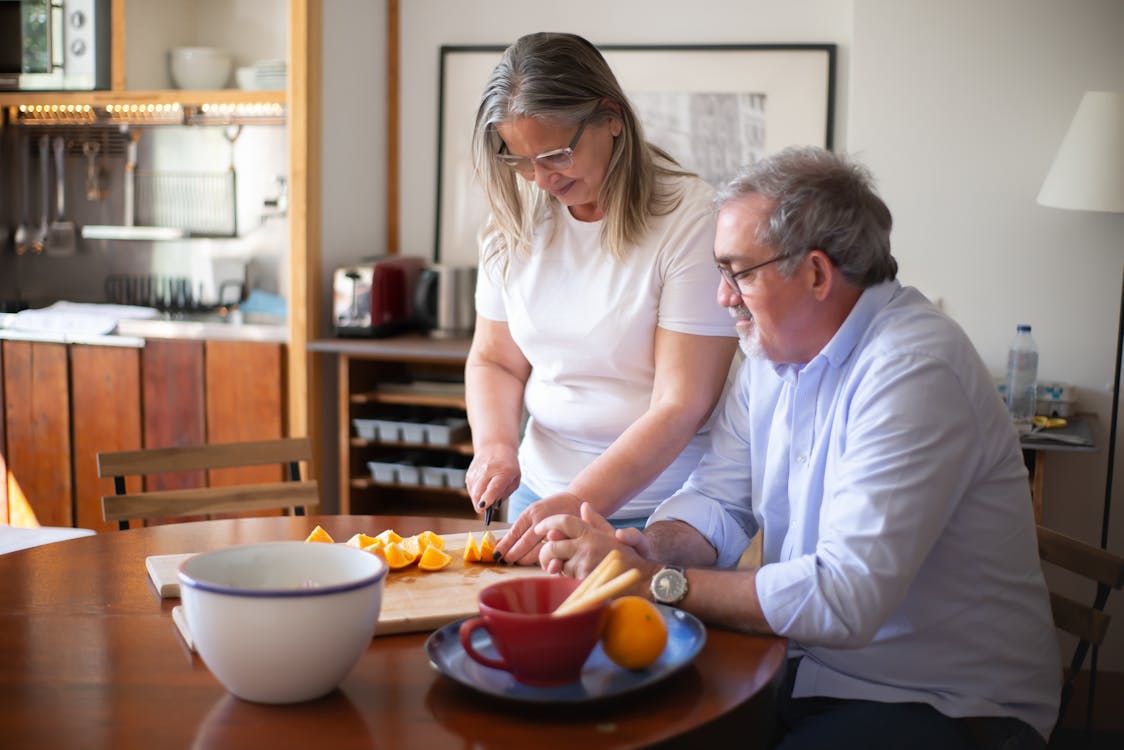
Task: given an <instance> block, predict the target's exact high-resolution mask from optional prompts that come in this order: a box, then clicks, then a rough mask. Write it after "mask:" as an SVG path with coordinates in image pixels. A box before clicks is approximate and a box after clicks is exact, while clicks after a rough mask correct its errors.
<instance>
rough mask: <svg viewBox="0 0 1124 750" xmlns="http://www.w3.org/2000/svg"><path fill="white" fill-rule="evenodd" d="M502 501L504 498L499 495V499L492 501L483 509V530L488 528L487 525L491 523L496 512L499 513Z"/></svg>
mask: <svg viewBox="0 0 1124 750" xmlns="http://www.w3.org/2000/svg"><path fill="white" fill-rule="evenodd" d="M503 501H504V499H503V498H502V497H501V498H500V499H498V500H496V501H495V502H494V503H492V504H491V505H489V506H488V507H487V508H485V509H484V530H485V531H487V530H488V526H490V525H491V523H492V519H493V518H495V515H496V514H497V513H499V511H500V508H501V507H502V506H503Z"/></svg>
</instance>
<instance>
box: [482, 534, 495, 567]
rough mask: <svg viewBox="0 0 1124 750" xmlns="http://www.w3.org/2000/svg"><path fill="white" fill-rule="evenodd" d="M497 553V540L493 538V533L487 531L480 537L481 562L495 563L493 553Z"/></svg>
mask: <svg viewBox="0 0 1124 750" xmlns="http://www.w3.org/2000/svg"><path fill="white" fill-rule="evenodd" d="M495 551H496V538H495V537H494V536H492V532H491V531H485V532H484V536H482V537H480V562H486V563H490V562H495V560H493V559H492V553H493V552H495Z"/></svg>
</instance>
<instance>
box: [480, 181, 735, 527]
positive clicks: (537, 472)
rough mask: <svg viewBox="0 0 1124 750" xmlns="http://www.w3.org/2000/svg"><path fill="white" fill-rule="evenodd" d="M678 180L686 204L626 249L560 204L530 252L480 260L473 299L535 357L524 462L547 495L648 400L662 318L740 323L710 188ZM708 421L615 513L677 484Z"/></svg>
mask: <svg viewBox="0 0 1124 750" xmlns="http://www.w3.org/2000/svg"><path fill="white" fill-rule="evenodd" d="M676 181H677V183H678V186H679V187H681V188H682V200H681V201H680V203H679V205H678V207H677V208H676V209H675V210H674V211H672V212H671V213H669V214H666V215H664V216H657V217H654V218H653V219H652V220H651V224H650V229H649V232H648V235H647V239H646V241H645V242H644V243H643V244H642V245H639V246H635V247H632V248H630V249H629V250H628V252H627V254H626V256H625V258H624V259H623V260H621V261H617V260H615V259H614V258H613V257H612V255H610V254H609V253H608V251H606V250H603V249H602V246H601V228H602V222H600V221H596V222H583V221H578V220H576V219H574V218H573V216H571V215H570V212H569V210H567V209H566V208H564V207H563V208H561V209H559V210H557V211H555V212H554V217H553V218H551V219H550V220H548V221H546V222H544V223H543V224H542V226H540V227H539V229H538V231H537V233H536V236H535V240H534V244H533V246H532V250H531V253H530V256H529V257H528V258H525V259H524V258H520V257H515V256H513V257H511V258H510V259H509V265H508V269H507V274H506V277H504V276H503V272H502V270H501V267H500V263H499V262H498V261H496V260H495V259H493V260H491V261H489V262H487V263H484V262H482V263H481V269H480V273H479V276H478V280H477V286H476V311H477V312H478V313H479V314H480V315H481V316H483V317H484V318H487V319H489V320H494V321H500V322H506V323H507V324H508V329H509V330H510V332H511V336H512V338H513V339H514V341H515V343H516V344H517V345H518V346H519V348H520V350H521V351H522V352H523V356H525V357H526V358H527V361H528V362H530V364H531V375H530V378H529V379H528V381H527V385H526V389H525V393H524V405H525V406H526V409H527V413H528V415H529V417H530V418H529V420H528V422H527V427H526V430H525V432H524V436H523V442H522V444H521V445H520V448H519V463H520V468H521V471H522V481H523V483H524V484H525V485H526V486H527V487H528V488H529V489H530V490H532V491H533V492H535V493H536V494H537V495H539V496H540V497H545V496H547V495H550V494H553V493H555V492H560V491H562V490H563V489H565V488H566V486H567V485H568V484H569V482H570V480H571V479H573V477H575V476H576V475H577V474H579V473H580V472H581V471H582V470H583V469H584V468H585V467H586V466H588V465H589V464H590V463H591V462H592V461H593V460H594V459H596V458H597V457H598V456H600V455H601V454H602V453H603V452H604V451H605V449H606V448H607V447H608V446H609V445H610V444H611V443H612V442H613V441H614V440H616V439H617V437H619V436H620V434H621V433H622V432H624V431H625V430H626V429H627V428H628V427H629V426H630V425H631V424H632V423H633V422H635V421H636V420H637V419H638V418H639V417H640V416H641V415H643V414H644V412H645V411H647V409H648V406H649V403H650V401H651V395H652V384H653V380H654V377H655V356H654V355H655V351H654V344H655V331H656V328H657V327H660V328H664V329H667V330H669V331H676V332H679V333H688V334H695V335H700V336H735V335H737V334H736V332H735V330H734V321H733V320H732V319H731V317H730V316H729V314H728V313H727V311H726V310H724V309H723V308H722V307H721V306H720V305H719V304H718V302H717V299H716V290H717V286H718V283H719V281H720V277H719V275H718V272H717V270H716V268H715V265H714V228H715V221H716V214H715V212H714V208H713V202H712V201H713V192H712V190H711V188H710V187H709V186H708V185H707V184H706V183H704V182H702V181H701V180H699V179H697V178H688V177H683V178H676ZM555 223H557V226H555ZM552 230H553V231H552ZM706 432H707V430H706V429H705V428H704V429H703V430H701V431H700V432H699V433H698V434H697V435H695V437H694V438H692V440H691V442H690V444H689V445H688V446H687V447H686V448H685V449H684V451H683V452H682V453H681V454H680V455H679V457H678V458H677V459H676V460H675V461H674V462H673V463H672V464H671V465H670V466H668V467H667V468H666V469H665V470H664V471H663V473H661V474H660V475H659V476H658V477H657V478H656V479H655V480H654V481H652V482H651V483H650V484H649V485H648V486H647V487H646V488H645V489H643V490H641V492H640V493H639V494H638V495H636V497H634V498H633V499H632V500H630V501H629V502H628V504H627V505H625V506H624V507H622V508H621V509H619V510H618V511H617V512H616V513H614V514H613V517H615V518H639V517H646V516H647V515H649V514H650V513H651V511H652V510H654V509H655V507H656V505H658V504H659V502H660V501H661V500H663V499H665V498H667V497H670V496H671V495H672V494H673V493H674V492H675V491H676V490H678V489H679V487H680V486H681V485H682V484H683V482H684V480H686V478H687V475H688V474H690V472H691V470H692V469H693V468H694V467H695V464H697V463H698V460H699V458H700V457H701V455H702V452H703V451H704V450H705V448H706V445H707V437H706Z"/></svg>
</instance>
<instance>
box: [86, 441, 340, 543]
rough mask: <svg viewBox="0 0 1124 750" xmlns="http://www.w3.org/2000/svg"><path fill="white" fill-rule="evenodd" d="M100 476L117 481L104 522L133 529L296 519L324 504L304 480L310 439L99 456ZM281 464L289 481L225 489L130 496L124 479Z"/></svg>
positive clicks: (104, 506) (105, 501) (105, 500)
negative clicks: (216, 518)
mask: <svg viewBox="0 0 1124 750" xmlns="http://www.w3.org/2000/svg"><path fill="white" fill-rule="evenodd" d="M97 458H98V476H99V477H102V478H105V477H113V485H114V490H115V491H116V493H117V494H115V495H106V496H104V497H102V499H101V503H102V517H103V518H104V519H105V520H106V521H117V524H118V528H120V529H127V528H129V521H130V520H132V519H136V520H140V519H149V518H175V517H177V516H192V515H201V514H208V513H226V512H241V511H252V510H276V509H278V508H290V509H292V510H293V512H294V513H295V514H296V515H303V513H304V509H305V508H306V507H309V506H317V505H319V503H320V490H319V486H318V485H317V483H316V480H314V479H301V471H300V464H301V462H302V461H310V460H311V459H312V446H311V444H310V442H309V440H308V438H283V439H280V440H262V441H257V442H246V443H214V444H211V445H196V446H184V447H179V448H153V449H149V450H137V451H118V452H113V453H99V454H98V456H97ZM273 463H276V464H278V465H283V466H284V467H285V469H286V475H287V477H288V480H289V481H285V482H263V483H259V484H240V485H234V486H226V487H198V488H192V489H176V490H152V491H148V492H133V493H130V492H127V491H126V486H125V478H126V477H129V476H145V475H149V474H167V473H172V472H185V471H201V470H210V469H230V468H237V467H246V466H262V465H266V464H273Z"/></svg>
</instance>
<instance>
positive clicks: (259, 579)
mask: <svg viewBox="0 0 1124 750" xmlns="http://www.w3.org/2000/svg"><path fill="white" fill-rule="evenodd" d="M386 573H387V565H386V563H385V562H384V561H383V560H382V559H381V558H379V557H377V556H375V555H373V554H371V553H369V552H363V551H362V550H359V549H356V548H355V547H348V546H346V545H343V544H313V543H308V542H270V543H264V544H249V545H243V546H239V547H230V548H227V549H223V550H219V551H216V552H204V553H201V554H198V555H195V556H194V557H191V558H189V559H188V560H186V561H185V562H184V563H183V564H182V565H181V566H180V568H179V572H178V577H179V581H180V597H181V599H182V601H183V607H184V612H185V614H186V615H187V625H188V629H189V630H190V631H191V635H192V638H193V639H194V640H195V649H196V651H198V653H199V656H200V657H201V658H202V659H203V663H205V664H206V665H207V667H208V668H209V669H210V670H211V672H212V673H213V674H214V675H215V677H216V678H217V679H218V681H219V682H221V683H222V684H223V686H224V687H225V688H226V689H227V690H229V691H230V692H231V693H233V694H234V695H236V696H238V697H239V698H243V699H245V700H249V701H254V702H257V703H296V702H298V701H306V700H312V699H314V698H319V697H320V696H322V695H325V694H326V693H329V692H331V691H332V690H333V689H334V688H335V687H336V686H337V685H339V683H340V682H341V681H343V679H344V677H346V676H347V674H348V673H349V672H350V671H351V669H352V668H353V667H354V666H355V664H356V662H358V661H359V657H360V656H362V655H363V653H364V652H365V651H366V650H367V647H368V646H369V645H370V641H371V637H372V636H373V635H374V633H375V623H376V621H377V620H378V616H379V608H380V607H381V605H382V590H383V585H384V583H385V581H386Z"/></svg>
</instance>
